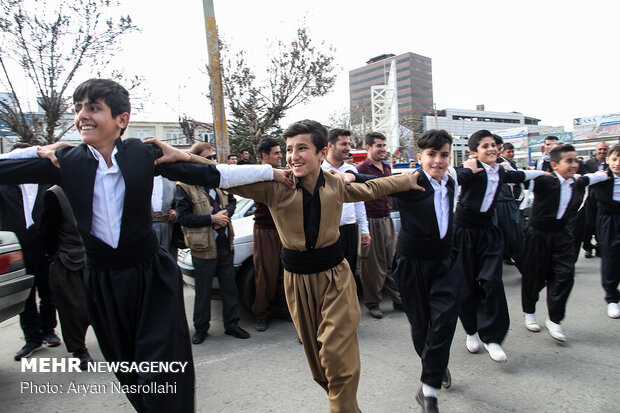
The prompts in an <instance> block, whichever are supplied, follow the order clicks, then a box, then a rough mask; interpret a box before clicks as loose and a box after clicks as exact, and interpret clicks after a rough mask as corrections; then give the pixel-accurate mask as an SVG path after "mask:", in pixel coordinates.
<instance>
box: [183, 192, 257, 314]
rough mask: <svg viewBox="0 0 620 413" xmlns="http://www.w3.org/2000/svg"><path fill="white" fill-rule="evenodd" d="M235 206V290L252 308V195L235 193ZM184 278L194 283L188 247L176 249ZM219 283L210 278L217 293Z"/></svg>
mask: <svg viewBox="0 0 620 413" xmlns="http://www.w3.org/2000/svg"><path fill="white" fill-rule="evenodd" d="M235 198H237V207H236V208H235V213H234V215H233V216H232V218H231V220H232V221H234V222H233V225H234V229H235V240H234V246H235V258H234V265H235V277H236V279H237V290H238V294H239V303H240V304H241V306H242V307H243V308H244V309H246V310H247V311H251V310H252V303H253V302H254V295H255V294H256V293H255V289H254V262H253V260H252V251H253V248H254V201H253V200H252V199H248V198H243V197H240V196H236V195H235ZM177 263H178V264H179V267H180V268H181V272H182V273H183V280H184V281H185V283H186V284H188V285H190V286H191V287H194V285H195V282H194V266H193V264H192V255H191V254H190V250H189V249H182V250H179V254H178V261H177ZM217 290H219V283H218V279H217V278H213V291H214V293H217Z"/></svg>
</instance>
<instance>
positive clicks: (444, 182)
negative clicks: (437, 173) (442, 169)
mask: <svg viewBox="0 0 620 413" xmlns="http://www.w3.org/2000/svg"><path fill="white" fill-rule="evenodd" d="M420 169H421V171H422V172H424V174H425V175H426V177H427V178H428V181H429V182H430V183H431V185H440V184H441V186H446V185H447V184H448V173H444V174H443V175H442V177H441V183H439V182H437V180H436V179H435V178H433V177H431V176H430V175H429V174H428V172H426V171H425V170H424V169H422V168H420Z"/></svg>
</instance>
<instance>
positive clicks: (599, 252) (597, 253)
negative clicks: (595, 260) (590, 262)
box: [594, 247, 601, 258]
mask: <svg viewBox="0 0 620 413" xmlns="http://www.w3.org/2000/svg"><path fill="white" fill-rule="evenodd" d="M594 255H596V256H597V257H599V258H600V257H601V249H600V248H599V247H594Z"/></svg>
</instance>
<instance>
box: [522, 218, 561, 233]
mask: <svg viewBox="0 0 620 413" xmlns="http://www.w3.org/2000/svg"><path fill="white" fill-rule="evenodd" d="M564 215H565V216H566V214H564ZM566 223H567V220H566V219H545V218H540V217H537V216H532V217H530V219H528V221H527V225H529V226H530V227H532V228H536V229H537V230H539V231H542V232H560V231H562V230H563V229H564V228H566Z"/></svg>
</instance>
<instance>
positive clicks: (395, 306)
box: [392, 302, 405, 311]
mask: <svg viewBox="0 0 620 413" xmlns="http://www.w3.org/2000/svg"><path fill="white" fill-rule="evenodd" d="M392 308H393V309H394V310H396V311H405V307H403V304H402V303H396V302H393V303H392Z"/></svg>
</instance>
